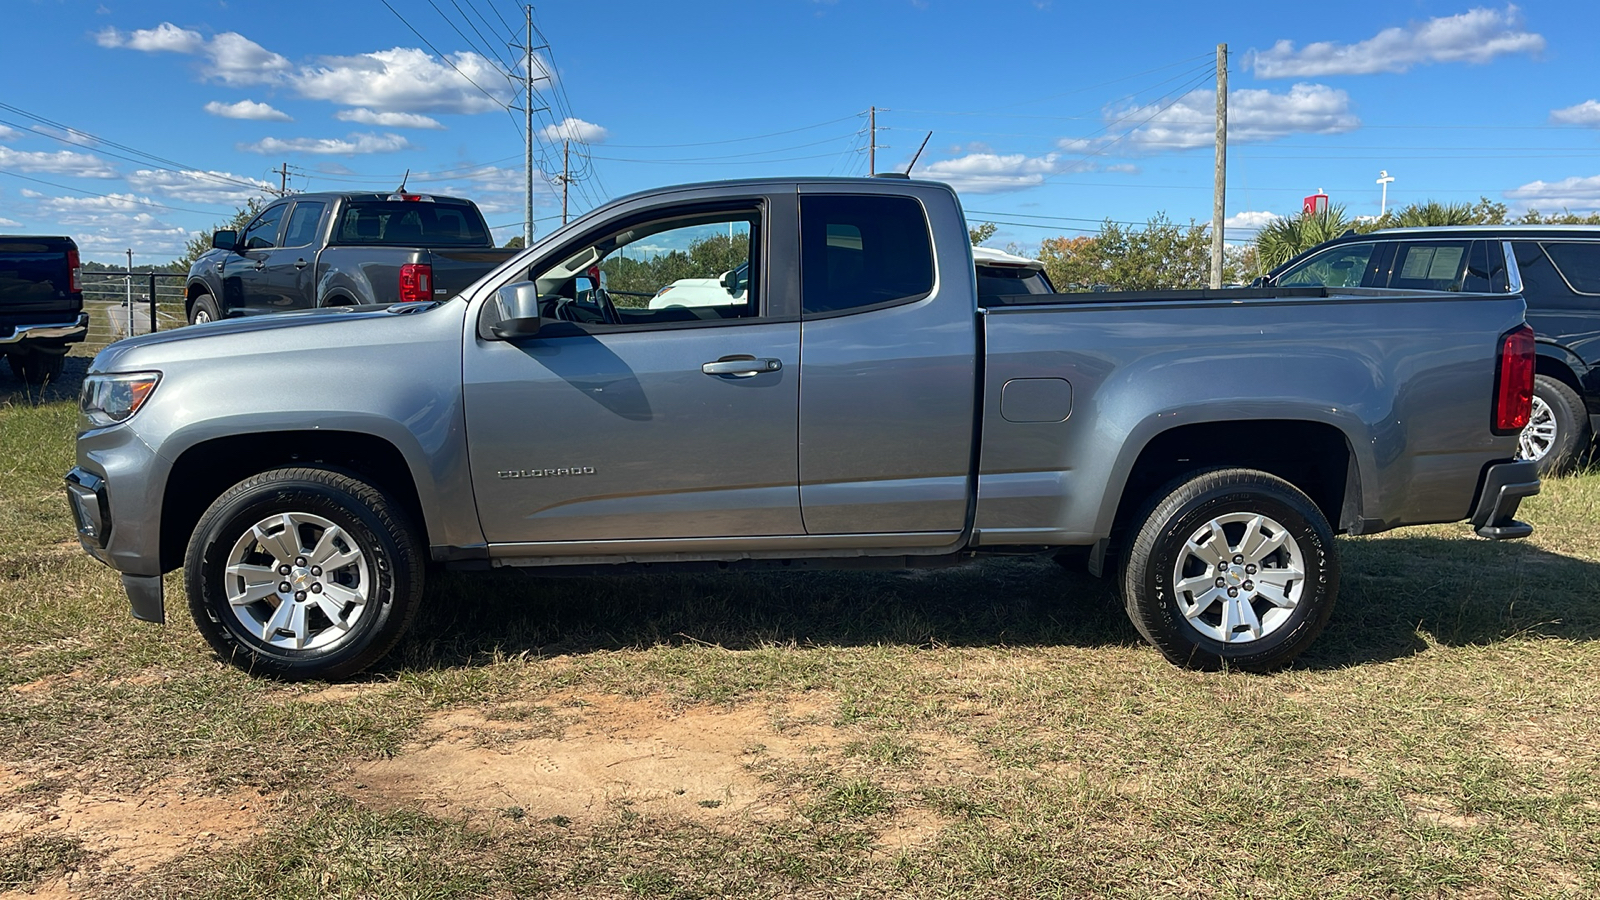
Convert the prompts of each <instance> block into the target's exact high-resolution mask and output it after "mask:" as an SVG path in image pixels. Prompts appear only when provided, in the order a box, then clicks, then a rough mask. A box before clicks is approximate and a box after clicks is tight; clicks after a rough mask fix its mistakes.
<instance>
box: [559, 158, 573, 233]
mask: <svg viewBox="0 0 1600 900" xmlns="http://www.w3.org/2000/svg"><path fill="white" fill-rule="evenodd" d="M571 159H572V139H571V138H566V139H563V140H562V141H561V224H563V225H565V224H567V185H569V184H571V183H572V177H571V176H570V175H568V174H567V172H568V170H569V166H570V164H571Z"/></svg>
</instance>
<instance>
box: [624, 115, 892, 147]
mask: <svg viewBox="0 0 1600 900" xmlns="http://www.w3.org/2000/svg"><path fill="white" fill-rule="evenodd" d="M864 115H866V111H865V110H863V111H861V112H858V113H851V114H850V115H848V116H840V117H839V118H837V119H829V120H828V121H826V122H817V123H816V124H813V125H802V126H800V127H799V128H789V129H786V130H784V131H772V132H768V133H767V134H756V135H751V136H750V137H737V138H728V139H727V140H721V141H695V142H693V143H688V144H613V143H611V142H610V141H607V142H606V146H607V147H618V148H622V149H625V150H673V149H677V148H680V147H710V146H714V145H718V144H737V143H742V142H744V141H759V140H765V139H766V138H771V137H781V136H782V135H786V134H794V133H795V132H798V131H810V130H811V129H813V128H821V127H823V126H824V125H833V124H836V123H838V122H848V121H849V120H851V119H859V118H861V117H862V116H864ZM880 130H883V129H882V127H881V126H880Z"/></svg>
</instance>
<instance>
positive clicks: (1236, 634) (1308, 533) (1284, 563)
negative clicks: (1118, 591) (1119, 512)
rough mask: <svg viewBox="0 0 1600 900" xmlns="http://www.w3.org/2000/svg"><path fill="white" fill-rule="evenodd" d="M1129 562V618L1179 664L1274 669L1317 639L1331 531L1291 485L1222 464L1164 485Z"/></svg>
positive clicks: (1325, 605)
mask: <svg viewBox="0 0 1600 900" xmlns="http://www.w3.org/2000/svg"><path fill="white" fill-rule="evenodd" d="M1157 498H1158V499H1157V500H1156V502H1155V503H1154V505H1153V506H1150V507H1148V508H1147V509H1146V511H1145V513H1144V515H1143V516H1141V517H1140V519H1139V521H1138V523H1137V525H1136V527H1137V529H1138V530H1137V532H1136V535H1137V536H1136V537H1135V538H1134V542H1133V547H1132V550H1131V551H1130V552H1129V555H1128V560H1127V564H1126V567H1125V569H1124V570H1123V597H1124V600H1125V601H1126V603H1127V607H1128V617H1129V618H1130V619H1132V620H1133V624H1134V627H1135V628H1137V629H1138V630H1139V633H1140V634H1142V635H1144V638H1145V640H1147V641H1149V642H1150V643H1151V644H1153V645H1154V646H1155V647H1156V649H1158V650H1160V651H1161V653H1162V655H1164V656H1166V658H1167V659H1168V660H1170V661H1172V662H1174V663H1176V664H1178V665H1181V666H1188V667H1191V668H1198V669H1217V668H1221V667H1224V666H1227V667H1231V668H1237V669H1244V670H1248V671H1268V670H1271V669H1276V668H1279V667H1281V666H1284V665H1287V664H1288V663H1289V662H1290V661H1291V660H1293V659H1294V658H1295V657H1296V656H1298V655H1299V654H1300V653H1301V651H1303V650H1305V649H1306V647H1308V646H1310V644H1311V642H1312V641H1314V640H1315V639H1316V637H1317V635H1318V634H1320V633H1321V632H1322V629H1323V626H1324V625H1326V624H1327V622H1328V617H1329V616H1330V615H1331V614H1332V612H1333V604H1334V599H1335V598H1336V597H1337V596H1338V593H1339V561H1338V555H1337V553H1336V551H1335V549H1334V543H1333V530H1332V529H1331V528H1329V527H1328V521H1327V519H1326V518H1325V517H1324V516H1323V515H1322V511H1321V510H1319V509H1318V508H1317V505H1316V504H1315V503H1313V502H1311V499H1310V498H1309V497H1307V496H1306V495H1305V494H1304V493H1302V492H1301V491H1300V490H1299V489H1297V488H1295V486H1294V485H1292V484H1290V483H1288V482H1287V481H1284V480H1283V479H1281V478H1278V477H1276V476H1274V475H1269V474H1267V473H1265V472H1259V471H1255V470H1253V469H1218V470H1213V471H1209V472H1202V473H1200V474H1197V475H1194V476H1192V477H1188V478H1187V479H1186V480H1183V481H1181V482H1175V483H1173V484H1171V485H1169V486H1168V488H1167V489H1166V490H1165V491H1163V492H1160V493H1158V494H1157Z"/></svg>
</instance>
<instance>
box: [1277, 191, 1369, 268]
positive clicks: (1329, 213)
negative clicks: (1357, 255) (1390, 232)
mask: <svg viewBox="0 0 1600 900" xmlns="http://www.w3.org/2000/svg"><path fill="white" fill-rule="evenodd" d="M1351 224H1352V223H1351V222H1350V220H1349V219H1346V218H1345V215H1344V207H1343V206H1330V207H1328V208H1327V209H1325V210H1322V211H1321V212H1314V213H1308V212H1302V213H1300V214H1299V215H1297V216H1288V217H1285V218H1282V219H1274V220H1273V221H1272V222H1271V223H1270V224H1268V225H1267V226H1266V227H1264V228H1262V229H1261V230H1260V231H1258V232H1256V240H1255V249H1256V264H1257V265H1258V266H1260V268H1259V269H1258V270H1257V273H1258V274H1259V273H1263V272H1270V271H1272V270H1273V269H1276V268H1277V267H1279V266H1281V265H1283V264H1284V263H1286V262H1288V261H1289V260H1291V259H1293V258H1294V257H1295V256H1296V255H1298V254H1300V253H1302V252H1304V251H1306V250H1310V249H1311V248H1312V247H1315V246H1317V245H1318V244H1320V243H1323V242H1324V241H1331V240H1333V239H1334V238H1336V237H1338V236H1340V235H1342V234H1344V233H1345V232H1347V231H1349V230H1350V227H1351Z"/></svg>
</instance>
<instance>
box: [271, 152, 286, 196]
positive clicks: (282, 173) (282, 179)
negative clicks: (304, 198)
mask: <svg viewBox="0 0 1600 900" xmlns="http://www.w3.org/2000/svg"><path fill="white" fill-rule="evenodd" d="M273 171H274V172H277V173H278V196H279V197H287V196H289V163H288V161H287V160H285V161H284V164H283V168H281V169H273Z"/></svg>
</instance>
